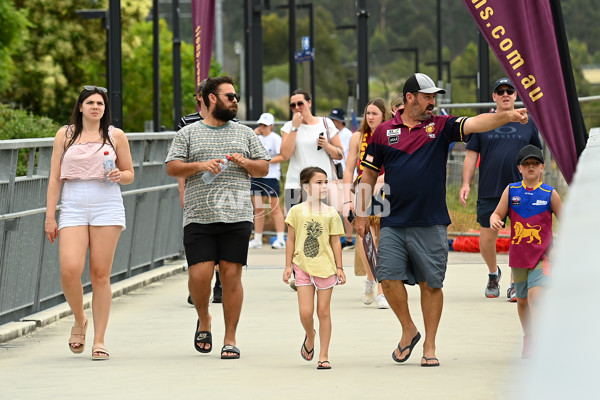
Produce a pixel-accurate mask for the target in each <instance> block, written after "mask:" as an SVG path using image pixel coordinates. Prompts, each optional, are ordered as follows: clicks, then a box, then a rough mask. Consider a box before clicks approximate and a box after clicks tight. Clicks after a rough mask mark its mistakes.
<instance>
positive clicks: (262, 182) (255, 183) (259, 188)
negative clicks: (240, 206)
mask: <svg viewBox="0 0 600 400" xmlns="http://www.w3.org/2000/svg"><path fill="white" fill-rule="evenodd" d="M250 191H251V192H252V196H267V197H279V179H275V178H251V179H250Z"/></svg>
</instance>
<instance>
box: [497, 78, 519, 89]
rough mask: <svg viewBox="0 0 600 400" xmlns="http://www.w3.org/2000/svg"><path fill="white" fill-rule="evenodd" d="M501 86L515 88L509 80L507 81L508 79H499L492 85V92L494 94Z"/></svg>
mask: <svg viewBox="0 0 600 400" xmlns="http://www.w3.org/2000/svg"><path fill="white" fill-rule="evenodd" d="M502 85H506V86H510V87H511V88H513V89H514V88H515V85H513V84H512V82H511V81H510V79H508V78H500V79H498V80H497V81H496V83H494V90H493V92H495V91H496V89H498V88H499V87H500V86H502Z"/></svg>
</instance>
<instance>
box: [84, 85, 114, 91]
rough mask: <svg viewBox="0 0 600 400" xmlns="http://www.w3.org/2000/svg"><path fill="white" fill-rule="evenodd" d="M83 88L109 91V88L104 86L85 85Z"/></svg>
mask: <svg viewBox="0 0 600 400" xmlns="http://www.w3.org/2000/svg"><path fill="white" fill-rule="evenodd" d="M83 88H84V89H85V90H99V91H101V92H102V93H107V92H108V90H107V89H106V88H103V87H102V86H92V85H85V86H84V87H83Z"/></svg>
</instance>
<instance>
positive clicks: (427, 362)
mask: <svg viewBox="0 0 600 400" xmlns="http://www.w3.org/2000/svg"><path fill="white" fill-rule="evenodd" d="M421 359H422V360H425V364H423V363H421V367H439V366H440V360H438V359H437V358H435V357H425V356H423V357H422V358H421ZM433 360H435V362H434V363H433V364H429V361H433Z"/></svg>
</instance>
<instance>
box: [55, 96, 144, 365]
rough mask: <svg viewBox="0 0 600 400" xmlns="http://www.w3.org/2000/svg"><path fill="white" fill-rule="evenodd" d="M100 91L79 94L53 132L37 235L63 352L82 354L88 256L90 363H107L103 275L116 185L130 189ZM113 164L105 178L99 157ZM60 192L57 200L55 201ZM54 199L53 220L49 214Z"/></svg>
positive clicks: (116, 218)
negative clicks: (64, 307) (62, 303)
mask: <svg viewBox="0 0 600 400" xmlns="http://www.w3.org/2000/svg"><path fill="white" fill-rule="evenodd" d="M106 92H107V91H106V89H105V88H103V87H98V86H84V89H83V91H82V92H81V93H80V95H79V98H78V99H77V102H76V103H75V108H74V110H73V114H72V117H71V124H70V125H65V126H63V127H62V128H60V129H59V130H58V132H56V136H55V138H54V147H53V149H52V159H51V166H50V179H49V180H48V193H47V200H46V221H45V228H44V230H45V232H46V237H47V238H48V240H49V241H50V243H54V241H55V240H56V239H57V238H59V233H60V238H59V240H58V253H59V258H60V277H61V285H62V289H63V293H64V295H65V298H66V299H67V303H69V307H71V311H72V312H73V316H74V317H75V324H74V325H73V328H72V329H71V336H70V338H69V349H70V350H71V351H72V352H73V353H77V354H79V353H82V352H83V350H84V347H85V339H86V338H85V334H86V330H87V327H88V318H87V316H86V315H85V312H84V310H83V287H82V284H81V275H82V274H83V270H84V268H85V260H86V254H87V253H88V250H89V261H90V280H91V283H92V291H93V298H92V313H93V319H94V344H93V346H92V359H93V360H107V359H108V357H109V356H108V350H106V347H105V346H104V334H105V333H106V327H107V325H108V316H109V313H110V304H111V300H112V291H111V288H110V271H111V268H112V263H113V258H114V255H115V249H116V247H117V241H118V240H119V236H120V235H121V231H122V230H123V229H125V209H124V207H123V198H122V196H121V189H120V187H119V185H127V184H130V183H131V182H133V178H134V171H133V162H132V160H131V152H130V150H129V142H128V141H127V137H126V136H125V133H123V131H122V130H121V129H118V128H114V127H113V126H111V125H110V120H111V118H110V109H109V108H108V96H107V93H106ZM105 154H108V155H109V156H110V158H112V159H113V160H114V161H115V164H114V169H112V170H111V171H110V172H108V173H105V171H104V167H103V165H102V164H103V158H104V155H105ZM61 189H62V196H61ZM59 196H61V209H60V219H59V221H58V224H57V223H56V219H55V213H56V205H57V203H58V198H59Z"/></svg>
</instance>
